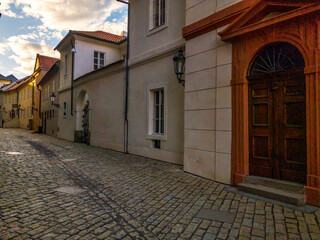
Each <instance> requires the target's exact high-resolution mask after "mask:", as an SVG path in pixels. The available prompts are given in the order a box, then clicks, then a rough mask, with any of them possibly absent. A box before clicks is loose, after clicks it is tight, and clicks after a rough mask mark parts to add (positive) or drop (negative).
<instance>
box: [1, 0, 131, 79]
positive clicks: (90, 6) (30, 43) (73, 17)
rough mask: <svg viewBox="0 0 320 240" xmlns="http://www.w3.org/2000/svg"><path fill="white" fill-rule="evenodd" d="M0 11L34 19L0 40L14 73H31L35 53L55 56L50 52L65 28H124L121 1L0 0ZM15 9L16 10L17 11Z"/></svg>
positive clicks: (112, 31)
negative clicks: (33, 22)
mask: <svg viewBox="0 0 320 240" xmlns="http://www.w3.org/2000/svg"><path fill="white" fill-rule="evenodd" d="M0 1H1V7H0V8H1V10H2V13H3V14H4V15H6V16H9V17H15V18H21V17H23V18H24V19H26V20H27V19H30V20H31V19H38V20H40V24H39V25H37V26H27V27H25V29H27V30H28V31H29V32H28V33H26V34H19V33H17V35H16V36H12V37H10V38H8V39H6V40H5V42H2V43H1V42H0V55H4V57H7V58H10V59H13V60H14V61H15V62H16V63H17V66H16V67H13V66H12V68H13V69H11V70H10V71H12V72H13V71H15V74H17V75H20V74H21V75H25V74H31V73H32V71H33V68H34V62H35V57H36V54H37V53H39V54H43V55H47V56H52V57H59V55H58V52H54V51H53V48H54V47H55V46H50V44H48V42H49V41H50V43H51V44H52V45H56V44H57V42H59V41H60V40H62V38H63V35H62V33H63V32H65V31H68V30H86V31H96V30H102V31H106V32H111V33H115V34H120V33H121V31H126V30H127V16H126V9H127V6H126V5H125V4H122V3H119V2H117V1H116V0H89V1H88V0H0ZM17 12H19V13H17Z"/></svg>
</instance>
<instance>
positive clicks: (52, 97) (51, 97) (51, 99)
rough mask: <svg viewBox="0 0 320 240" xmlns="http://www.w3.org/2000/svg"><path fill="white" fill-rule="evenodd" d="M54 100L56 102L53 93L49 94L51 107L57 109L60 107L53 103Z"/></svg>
mask: <svg viewBox="0 0 320 240" xmlns="http://www.w3.org/2000/svg"><path fill="white" fill-rule="evenodd" d="M55 100H56V95H54V92H52V93H51V96H50V101H51V104H52V106H55V107H57V108H59V107H60V105H59V104H56V103H54V101H55Z"/></svg>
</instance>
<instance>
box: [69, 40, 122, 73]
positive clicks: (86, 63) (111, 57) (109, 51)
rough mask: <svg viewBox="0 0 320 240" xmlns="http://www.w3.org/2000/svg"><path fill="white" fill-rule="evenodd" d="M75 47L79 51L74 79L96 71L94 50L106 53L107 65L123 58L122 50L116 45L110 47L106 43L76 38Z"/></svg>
mask: <svg viewBox="0 0 320 240" xmlns="http://www.w3.org/2000/svg"><path fill="white" fill-rule="evenodd" d="M75 49H76V51H77V52H76V54H75V65H74V79H77V78H78V77H80V76H83V75H85V74H86V73H89V72H92V71H94V62H93V61H94V51H99V52H103V53H105V65H108V64H110V63H113V62H116V61H118V60H120V59H123V56H122V55H121V50H120V49H119V48H118V47H117V46H116V45H115V47H109V46H106V44H101V45H98V44H94V43H90V42H85V41H81V40H76V41H75Z"/></svg>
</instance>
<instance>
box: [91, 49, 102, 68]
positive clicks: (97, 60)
mask: <svg viewBox="0 0 320 240" xmlns="http://www.w3.org/2000/svg"><path fill="white" fill-rule="evenodd" d="M93 63H94V70H97V69H99V68H102V67H104V65H105V64H104V63H105V53H103V52H98V51H94V62H93Z"/></svg>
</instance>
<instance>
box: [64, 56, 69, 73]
mask: <svg viewBox="0 0 320 240" xmlns="http://www.w3.org/2000/svg"><path fill="white" fill-rule="evenodd" d="M67 74H68V55H67V54H66V55H65V56H64V76H65V77H66V76H67Z"/></svg>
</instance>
